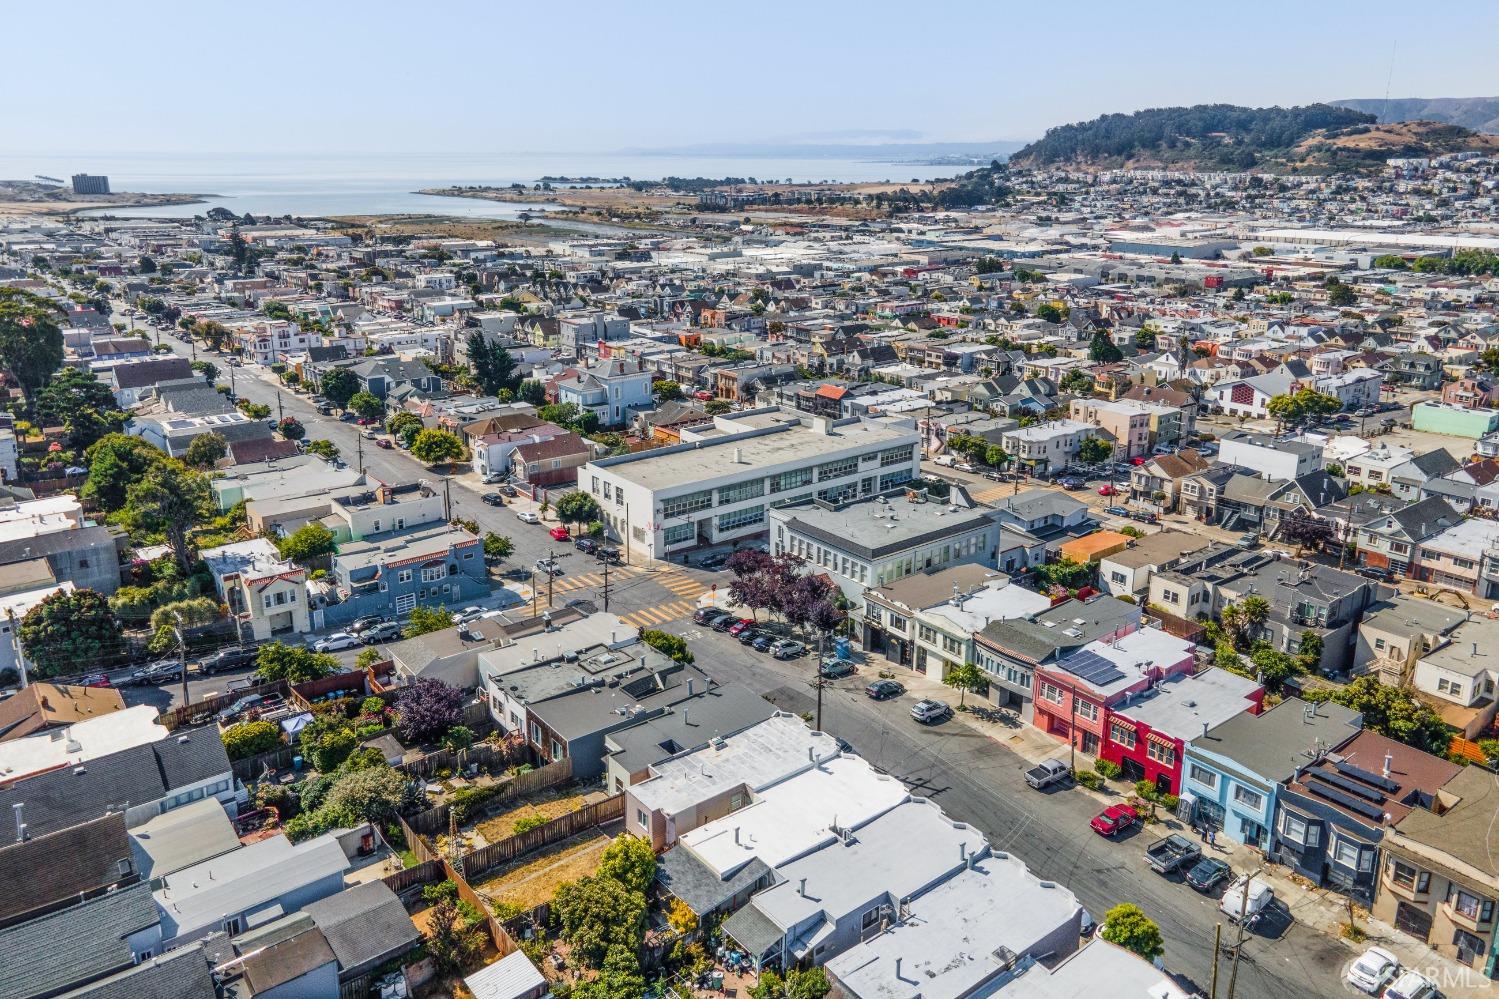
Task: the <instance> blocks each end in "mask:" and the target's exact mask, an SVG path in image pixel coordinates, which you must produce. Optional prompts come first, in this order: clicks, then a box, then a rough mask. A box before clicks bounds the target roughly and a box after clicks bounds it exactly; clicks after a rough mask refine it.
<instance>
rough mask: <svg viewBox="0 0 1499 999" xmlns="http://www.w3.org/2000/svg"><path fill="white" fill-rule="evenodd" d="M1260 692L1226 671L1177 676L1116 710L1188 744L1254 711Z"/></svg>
mask: <svg viewBox="0 0 1499 999" xmlns="http://www.w3.org/2000/svg"><path fill="white" fill-rule="evenodd" d="M1261 689H1262V688H1261V686H1260V684H1258V683H1256V682H1255V681H1254V680H1251V679H1249V678H1248V677H1244V676H1239V675H1238V674H1237V673H1230V672H1229V671H1228V670H1223V669H1209V670H1204V671H1203V672H1201V673H1198V674H1197V675H1195V676H1185V675H1183V674H1180V673H1178V674H1176V675H1175V676H1170V677H1166V678H1165V679H1163V680H1162V681H1161V682H1160V683H1159V684H1157V685H1156V686H1154V687H1152V688H1151V689H1150V690H1149V691H1145V692H1143V693H1141V694H1140V695H1139V696H1138V697H1136V698H1134V699H1132V700H1131V701H1130V702H1129V704H1128V705H1127V706H1126V705H1120V706H1119V707H1118V708H1116V709H1115V710H1116V711H1118V712H1120V713H1122V714H1124V715H1126V716H1127V717H1129V718H1133V719H1135V720H1136V721H1139V722H1143V723H1144V724H1146V725H1149V726H1150V728H1151V730H1152V731H1154V732H1160V733H1162V734H1164V735H1169V736H1172V737H1173V738H1176V739H1181V740H1184V741H1185V740H1189V739H1191V738H1192V737H1193V736H1194V735H1199V734H1201V733H1204V732H1206V731H1208V730H1209V729H1211V728H1212V727H1213V726H1215V725H1221V724H1222V723H1223V722H1225V721H1227V720H1228V719H1230V718H1234V717H1237V716H1238V715H1241V714H1244V713H1245V712H1247V711H1249V710H1251V709H1252V708H1254V707H1255V702H1254V701H1253V700H1251V698H1252V697H1253V696H1254V694H1255V693H1256V692H1258V691H1260V690H1261Z"/></svg>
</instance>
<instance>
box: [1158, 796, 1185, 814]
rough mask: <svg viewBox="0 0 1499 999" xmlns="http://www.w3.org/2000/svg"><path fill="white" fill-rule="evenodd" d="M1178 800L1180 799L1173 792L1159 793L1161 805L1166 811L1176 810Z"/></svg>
mask: <svg viewBox="0 0 1499 999" xmlns="http://www.w3.org/2000/svg"><path fill="white" fill-rule="evenodd" d="M1180 800H1181V799H1180V798H1178V797H1177V796H1176V795H1174V794H1163V795H1161V807H1162V808H1164V809H1165V810H1166V811H1168V812H1174V811H1176V805H1177V802H1179V801H1180Z"/></svg>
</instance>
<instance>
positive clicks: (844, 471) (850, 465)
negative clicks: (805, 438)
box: [817, 458, 859, 482]
mask: <svg viewBox="0 0 1499 999" xmlns="http://www.w3.org/2000/svg"><path fill="white" fill-rule="evenodd" d="M858 470H859V459H858V458H842V459H840V460H838V461H830V462H828V463H827V464H826V465H818V466H817V481H818V482H826V481H828V480H829V479H841V478H844V477H846V476H849V475H853V474H854V473H855V472H857V471H858Z"/></svg>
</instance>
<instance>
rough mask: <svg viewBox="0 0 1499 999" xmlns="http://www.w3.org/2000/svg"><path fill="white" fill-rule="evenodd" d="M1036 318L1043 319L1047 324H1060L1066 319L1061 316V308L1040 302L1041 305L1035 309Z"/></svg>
mask: <svg viewBox="0 0 1499 999" xmlns="http://www.w3.org/2000/svg"><path fill="white" fill-rule="evenodd" d="M1036 318H1037V319H1044V320H1046V321H1047V322H1048V323H1060V322H1061V321H1062V320H1064V319H1066V318H1067V317H1066V316H1065V315H1063V313H1062V310H1061V307H1059V306H1057V305H1054V304H1052V303H1051V302H1042V303H1041V305H1040V306H1039V307H1038V308H1037V309H1036Z"/></svg>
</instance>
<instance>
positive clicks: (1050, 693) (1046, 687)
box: [1041, 683, 1062, 704]
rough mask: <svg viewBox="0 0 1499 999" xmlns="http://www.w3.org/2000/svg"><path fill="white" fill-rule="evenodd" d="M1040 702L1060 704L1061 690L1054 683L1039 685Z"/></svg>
mask: <svg viewBox="0 0 1499 999" xmlns="http://www.w3.org/2000/svg"><path fill="white" fill-rule="evenodd" d="M1041 700H1043V701H1050V702H1051V703H1053V704H1061V703H1062V688H1061V687H1058V686H1057V685H1056V684H1054V683H1043V684H1041Z"/></svg>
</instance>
